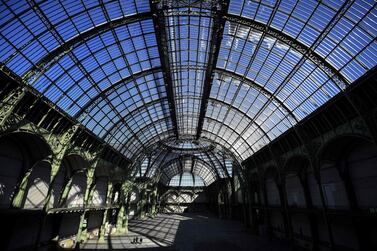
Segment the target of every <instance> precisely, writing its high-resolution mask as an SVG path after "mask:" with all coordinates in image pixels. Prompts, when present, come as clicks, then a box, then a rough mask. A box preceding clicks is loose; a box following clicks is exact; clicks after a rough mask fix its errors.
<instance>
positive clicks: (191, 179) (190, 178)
mask: <svg viewBox="0 0 377 251" xmlns="http://www.w3.org/2000/svg"><path fill="white" fill-rule="evenodd" d="M169 186H180V187H193V186H195V187H202V186H204V181H203V179H202V178H201V177H200V176H197V175H194V174H192V173H189V172H185V173H181V174H178V175H176V176H174V177H173V178H171V180H170V182H169Z"/></svg>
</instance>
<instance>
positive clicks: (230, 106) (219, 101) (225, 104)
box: [205, 98, 271, 141]
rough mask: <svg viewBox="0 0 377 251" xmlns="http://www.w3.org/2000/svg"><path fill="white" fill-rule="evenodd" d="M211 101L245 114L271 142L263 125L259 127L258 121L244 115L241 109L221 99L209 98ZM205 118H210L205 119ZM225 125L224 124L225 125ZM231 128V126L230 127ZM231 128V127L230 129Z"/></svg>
mask: <svg viewBox="0 0 377 251" xmlns="http://www.w3.org/2000/svg"><path fill="white" fill-rule="evenodd" d="M209 101H212V102H214V103H220V104H221V105H223V106H227V107H229V108H230V109H233V110H236V111H237V112H239V113H241V114H243V115H244V116H245V117H247V118H249V119H250V120H251V123H253V124H255V125H256V126H257V127H258V129H259V130H261V132H263V134H264V135H266V137H267V138H268V140H269V141H271V139H270V137H268V134H267V133H266V132H265V131H264V130H263V128H262V127H261V125H259V124H258V123H257V122H256V121H254V120H253V118H251V117H250V116H249V115H248V114H247V113H244V112H243V111H241V110H240V109H238V108H237V107H235V106H233V105H231V104H228V103H226V102H225V101H222V100H219V99H214V98H209ZM205 118H210V117H205ZM216 121H217V120H216ZM223 124H224V123H223ZM227 126H228V125H227ZM228 127H229V126H228ZM229 128H231V127H229ZM233 130H234V129H233ZM241 134H242V133H239V132H237V135H241Z"/></svg>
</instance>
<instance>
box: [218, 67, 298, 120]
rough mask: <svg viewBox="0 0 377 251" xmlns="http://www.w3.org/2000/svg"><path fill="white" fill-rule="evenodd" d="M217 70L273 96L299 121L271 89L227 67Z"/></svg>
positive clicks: (270, 96)
mask: <svg viewBox="0 0 377 251" xmlns="http://www.w3.org/2000/svg"><path fill="white" fill-rule="evenodd" d="M215 72H217V73H219V74H223V75H227V76H228V77H231V78H234V79H237V80H239V81H240V82H241V84H244V83H246V84H247V85H249V86H251V87H252V88H255V89H257V90H258V91H259V92H261V93H263V94H264V95H265V96H267V97H268V98H271V99H273V100H274V101H275V102H276V103H278V104H279V106H281V108H282V109H283V110H284V111H285V112H286V113H287V114H289V115H290V116H291V117H292V118H293V119H294V120H295V121H296V122H298V119H297V118H296V116H295V115H294V114H293V112H292V111H291V110H290V109H289V108H288V107H287V106H286V105H285V104H284V102H283V101H281V100H280V99H279V98H278V97H276V96H274V95H273V93H272V92H270V91H269V90H267V89H266V88H265V87H264V86H262V85H260V84H258V83H256V82H254V81H252V80H250V79H247V78H245V77H244V76H241V75H240V74H237V73H235V72H231V71H229V70H226V69H221V68H216V69H215Z"/></svg>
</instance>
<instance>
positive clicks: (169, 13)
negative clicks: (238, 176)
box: [0, 0, 377, 184]
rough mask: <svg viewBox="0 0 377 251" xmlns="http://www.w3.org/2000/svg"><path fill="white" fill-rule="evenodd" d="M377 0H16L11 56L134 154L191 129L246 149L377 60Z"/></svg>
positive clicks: (36, 83)
mask: <svg viewBox="0 0 377 251" xmlns="http://www.w3.org/2000/svg"><path fill="white" fill-rule="evenodd" d="M376 6H377V2H376V1H373V0H355V1H346V0H343V1H335V0H326V1H314V0H268V1H253V0H230V1H209V0H207V1H197V0H185V1H183V0H180V1H179V0H161V1H148V0H137V1H136V0H122V1H120V0H107V1H97V0H82V1H73V0H67V1H57V0H48V1H47V0H30V1H26V0H19V1H15V0H14V1H13V0H5V1H1V3H0V16H1V20H0V61H1V65H0V67H1V68H2V69H5V67H6V69H7V70H10V71H12V72H13V73H14V74H16V75H18V76H20V77H21V79H22V80H23V82H24V84H26V85H28V86H30V87H31V88H34V89H35V90H36V91H38V92H40V93H41V94H42V95H43V96H45V97H46V98H47V99H49V100H51V101H52V102H53V103H55V104H56V105H57V106H58V107H59V108H61V109H62V110H63V111H65V112H66V113H67V115H69V116H71V117H72V118H73V119H76V120H77V121H78V122H79V123H81V124H82V125H83V126H85V127H86V128H88V129H89V130H90V131H92V132H93V133H94V134H95V135H97V136H98V137H99V138H101V139H103V140H104V141H105V142H106V143H107V144H109V145H110V146H111V147H112V148H114V149H115V150H117V151H119V152H120V153H121V154H123V155H124V156H125V157H127V158H128V159H130V160H132V161H136V160H137V159H138V158H139V156H140V155H142V153H143V152H146V151H148V149H149V148H150V147H151V146H152V145H155V144H158V143H159V142H166V140H180V139H189V140H191V141H192V142H193V140H194V141H195V140H200V139H206V140H208V141H210V142H214V143H216V144H219V145H222V146H224V147H225V148H227V149H229V150H230V151H232V153H233V154H234V155H235V156H236V158H237V159H240V160H245V159H246V158H248V157H250V156H251V155H252V154H253V153H255V152H256V151H258V150H259V149H261V148H262V147H263V146H265V145H267V144H268V143H269V142H270V141H272V140H274V139H275V138H276V137H278V136H279V135H281V134H282V133H283V132H285V131H286V130H288V129H289V128H291V127H292V126H294V125H295V124H296V123H298V122H299V121H300V120H302V119H303V118H305V117H306V116H308V115H309V114H311V113H312V112H313V111H315V110H316V109H318V108H319V107H321V106H322V105H323V104H325V103H326V102H327V101H329V100H330V99H331V98H332V97H334V96H335V95H336V94H338V93H340V92H342V91H343V90H344V89H346V88H347V87H348V86H350V85H352V83H353V82H354V81H355V80H356V79H358V78H359V77H360V76H362V75H363V74H365V73H366V72H367V71H368V70H370V69H372V68H374V67H375V66H376V64H377V57H376V56H375V55H377V41H376V35H377V17H376V16H377V7H376ZM187 142H189V141H187ZM187 144H189V143H182V145H181V146H179V147H182V148H185V147H189V146H188V145H187ZM175 154H176V155H179V153H175ZM203 154H204V153H203V152H201V153H197V154H196V155H203ZM181 155H182V153H181ZM194 155H195V154H194ZM196 155H195V157H196V158H197V159H200V160H201V161H202V162H201V161H193V162H194V163H195V165H194V167H195V166H196V165H198V167H197V169H198V171H197V172H196V173H195V175H198V176H200V177H202V178H203V181H204V183H206V184H208V183H209V182H210V180H211V179H212V178H206V177H207V174H208V173H209V171H208V172H206V173H200V172H201V171H199V169H203V170H206V169H205V166H206V164H205V163H206V160H205V156H204V157H203V156H196ZM220 155H221V154H220ZM217 157H218V156H217ZM220 157H221V156H220ZM155 158H157V157H155ZM164 161H166V160H164ZM191 161H192V158H191ZM178 163H179V162H176V161H175V162H174V161H172V163H171V166H172V167H171V168H170V167H169V168H168V170H171V172H170V171H169V172H170V173H171V175H170V174H169V175H166V178H162V179H166V183H168V182H169V181H170V179H171V178H172V177H173V176H174V175H177V173H176V171H174V170H179V168H178V166H179V164H178ZM215 163H216V162H215ZM140 165H141V164H140ZM209 165H214V166H215V164H213V163H210V164H209ZM199 166H200V167H199ZM194 169H195V168H194ZM215 169H216V170H220V169H221V168H220V169H219V168H217V167H215ZM211 170H214V169H213V168H212V169H211ZM221 170H222V169H221ZM155 171H156V170H155V169H151V172H147V170H145V174H146V175H150V173H153V175H154V172H155ZM181 171H182V170H181ZM181 171H180V172H181ZM142 175H144V173H143V174H142ZM216 175H217V176H218V177H221V175H222V174H221V172H220V171H217V174H216ZM216 175H215V177H216ZM162 177H164V175H162ZM211 177H212V176H211Z"/></svg>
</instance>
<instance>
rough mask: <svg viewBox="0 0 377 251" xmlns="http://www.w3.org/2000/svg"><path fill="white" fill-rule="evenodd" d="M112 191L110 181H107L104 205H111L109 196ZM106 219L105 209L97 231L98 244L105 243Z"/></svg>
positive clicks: (107, 212)
mask: <svg viewBox="0 0 377 251" xmlns="http://www.w3.org/2000/svg"><path fill="white" fill-rule="evenodd" d="M112 190H113V184H112V183H111V181H108V184H107V194H106V203H107V204H110V203H111V201H110V196H111V193H112ZM108 218H109V209H106V210H105V212H104V213H103V217H102V224H101V227H100V231H99V237H98V239H99V241H100V242H102V241H105V230H106V226H107V221H108Z"/></svg>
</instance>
